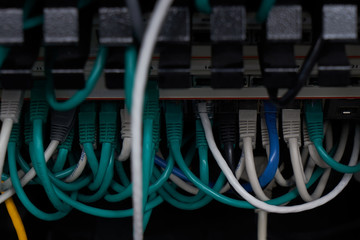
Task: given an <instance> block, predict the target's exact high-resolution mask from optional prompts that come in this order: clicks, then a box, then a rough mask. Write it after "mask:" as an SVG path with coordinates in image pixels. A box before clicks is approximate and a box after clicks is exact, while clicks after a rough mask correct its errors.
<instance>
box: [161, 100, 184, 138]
mask: <svg viewBox="0 0 360 240" xmlns="http://www.w3.org/2000/svg"><path fill="white" fill-rule="evenodd" d="M165 121H166V134H167V139H168V142H169V143H172V142H178V144H179V145H180V144H181V140H182V130H183V129H182V127H183V110H182V104H181V103H180V102H170V101H167V102H166V103H165Z"/></svg>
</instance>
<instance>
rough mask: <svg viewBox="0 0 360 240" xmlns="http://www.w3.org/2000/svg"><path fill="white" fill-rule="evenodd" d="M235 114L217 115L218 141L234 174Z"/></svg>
mask: <svg viewBox="0 0 360 240" xmlns="http://www.w3.org/2000/svg"><path fill="white" fill-rule="evenodd" d="M236 129H237V119H236V114H220V115H219V131H220V132H219V133H220V143H221V144H222V145H223V151H224V155H225V161H226V163H227V164H228V166H229V167H230V169H231V171H232V172H233V173H234V174H235V170H236V163H235V161H234V150H235V149H234V146H235V144H236V133H237V132H238V131H237V130H236Z"/></svg>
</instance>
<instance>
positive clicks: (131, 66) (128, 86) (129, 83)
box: [124, 45, 137, 113]
mask: <svg viewBox="0 0 360 240" xmlns="http://www.w3.org/2000/svg"><path fill="white" fill-rule="evenodd" d="M136 61H137V50H136V47H135V46H132V45H131V46H128V47H127V48H126V50H125V75H124V80H125V84H124V85H125V105H126V108H127V110H128V111H129V113H130V112H131V99H132V90H133V87H134V77H135V69H136Z"/></svg>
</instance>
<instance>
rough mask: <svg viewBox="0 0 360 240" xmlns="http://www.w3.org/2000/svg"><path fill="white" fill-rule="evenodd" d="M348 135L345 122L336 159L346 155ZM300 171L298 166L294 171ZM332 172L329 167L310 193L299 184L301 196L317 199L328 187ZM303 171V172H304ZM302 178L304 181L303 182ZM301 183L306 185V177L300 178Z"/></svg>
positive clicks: (308, 199)
mask: <svg viewBox="0 0 360 240" xmlns="http://www.w3.org/2000/svg"><path fill="white" fill-rule="evenodd" d="M348 135H349V124H345V125H344V126H343V129H342V132H341V137H340V142H339V146H338V148H337V150H336V153H335V155H334V159H335V161H337V162H338V161H340V160H341V158H342V156H343V155H344V152H345V147H346V144H347V139H348ZM297 171H299V169H298V168H295V169H294V173H295V172H297ZM330 172H331V168H327V169H325V171H324V173H323V175H322V176H321V178H320V180H319V183H318V184H317V186H316V188H315V190H314V192H313V193H312V194H311V195H310V194H309V193H308V191H307V189H306V188H304V187H303V186H298V190H299V193H300V196H301V197H302V198H303V199H304V200H305V201H311V200H314V199H317V198H319V197H320V196H321V195H322V193H323V192H324V190H325V187H326V184H327V182H328V179H329V177H330ZM302 173H303V172H302ZM301 180H302V181H303V182H301ZM299 182H300V183H299V184H300V185H301V184H303V185H304V186H305V181H304V179H300V180H299Z"/></svg>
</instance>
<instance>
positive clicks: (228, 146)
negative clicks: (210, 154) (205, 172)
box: [224, 142, 236, 174]
mask: <svg viewBox="0 0 360 240" xmlns="http://www.w3.org/2000/svg"><path fill="white" fill-rule="evenodd" d="M224 155H225V161H226V163H227V164H228V166H229V167H230V169H231V171H232V172H233V173H234V174H235V171H236V163H235V161H234V144H233V143H231V142H227V143H225V144H224Z"/></svg>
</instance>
